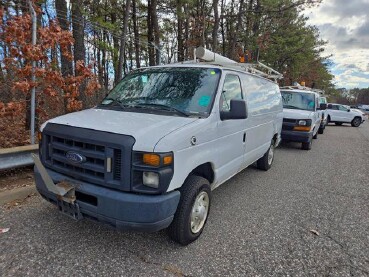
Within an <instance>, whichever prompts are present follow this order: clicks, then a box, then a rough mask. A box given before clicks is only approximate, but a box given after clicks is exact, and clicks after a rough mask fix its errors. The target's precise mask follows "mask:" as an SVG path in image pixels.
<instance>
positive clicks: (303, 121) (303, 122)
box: [298, 120, 307, 126]
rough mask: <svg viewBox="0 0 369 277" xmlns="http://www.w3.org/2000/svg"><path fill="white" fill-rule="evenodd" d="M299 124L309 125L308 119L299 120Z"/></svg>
mask: <svg viewBox="0 0 369 277" xmlns="http://www.w3.org/2000/svg"><path fill="white" fill-rule="evenodd" d="M298 124H299V125H300V126H306V125H307V122H306V120H299V122H298Z"/></svg>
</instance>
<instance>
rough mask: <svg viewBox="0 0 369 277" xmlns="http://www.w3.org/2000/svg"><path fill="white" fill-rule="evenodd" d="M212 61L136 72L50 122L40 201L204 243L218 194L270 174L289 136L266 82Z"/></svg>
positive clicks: (242, 68)
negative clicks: (245, 176)
mask: <svg viewBox="0 0 369 277" xmlns="http://www.w3.org/2000/svg"><path fill="white" fill-rule="evenodd" d="M198 50H199V49H198ZM198 52H199V53H200V54H201V53H203V52H204V53H206V54H209V51H207V50H204V49H200V51H198ZM210 53H211V52H210ZM212 55H213V56H214V57H216V59H215V61H213V62H199V61H196V62H192V63H179V64H171V65H164V66H156V67H150V68H142V69H138V70H135V71H133V72H131V73H129V74H128V75H127V76H125V77H124V78H123V80H122V81H121V82H120V83H119V84H118V85H117V86H116V87H115V88H114V89H112V91H111V92H110V93H109V95H108V96H107V97H106V98H105V99H104V100H103V101H102V103H101V104H99V105H98V106H96V107H95V108H93V109H89V110H84V111H80V112H76V113H71V114H67V115H64V116H60V117H57V118H54V119H52V120H49V121H48V122H46V123H45V124H44V125H43V126H42V140H41V142H40V159H38V158H35V179H36V186H37V189H38V191H39V193H40V194H41V195H42V196H43V197H44V198H45V199H46V200H48V201H50V202H52V203H54V204H55V205H57V207H58V208H59V209H60V210H61V211H62V212H63V213H65V214H67V215H69V216H71V217H72V218H75V219H81V218H89V219H94V220H97V221H100V222H105V223H108V224H110V225H112V226H114V227H117V228H123V229H132V230H142V231H157V230H160V229H164V228H167V227H169V228H168V231H169V235H170V237H171V238H172V239H174V240H175V241H177V242H179V243H181V244H183V245H186V244H188V243H190V242H192V241H194V240H195V239H197V238H198V237H199V235H200V234H201V233H202V231H203V229H204V225H205V223H206V220H207V218H208V213H209V210H210V207H211V200H212V198H211V191H212V190H213V189H215V188H216V187H218V186H219V185H221V184H222V183H224V182H225V181H227V180H228V179H229V178H231V177H232V176H233V175H235V174H237V173H238V172H240V171H241V170H242V169H244V168H246V167H247V166H249V165H251V164H253V163H254V162H257V167H258V168H259V169H262V170H268V169H269V168H270V167H271V165H272V162H273V158H274V149H275V147H276V146H277V145H278V144H279V142H280V134H281V128H282V100H281V94H280V91H279V87H278V86H277V84H276V83H275V82H272V81H270V80H269V79H266V78H264V77H261V76H264V75H265V76H267V75H268V74H264V75H263V74H260V71H258V70H253V69H252V66H246V65H239V64H237V63H235V62H233V61H231V60H228V59H226V60H227V62H226V63H227V64H229V65H222V62H224V60H225V58H222V59H220V58H219V56H215V55H214V53H212ZM201 56H202V57H203V56H204V55H201ZM219 60H220V61H221V62H219ZM249 71H252V72H257V74H253V73H250V72H249ZM269 72H270V71H269Z"/></svg>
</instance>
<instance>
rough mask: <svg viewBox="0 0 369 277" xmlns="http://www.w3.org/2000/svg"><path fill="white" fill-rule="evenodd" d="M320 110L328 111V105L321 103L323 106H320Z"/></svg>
mask: <svg viewBox="0 0 369 277" xmlns="http://www.w3.org/2000/svg"><path fill="white" fill-rule="evenodd" d="M319 109H320V110H326V109H327V104H324V103H321V104H320V105H319Z"/></svg>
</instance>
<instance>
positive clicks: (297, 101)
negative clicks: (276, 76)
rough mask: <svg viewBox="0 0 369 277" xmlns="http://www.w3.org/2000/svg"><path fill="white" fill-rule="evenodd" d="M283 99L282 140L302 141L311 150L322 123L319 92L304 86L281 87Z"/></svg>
mask: <svg viewBox="0 0 369 277" xmlns="http://www.w3.org/2000/svg"><path fill="white" fill-rule="evenodd" d="M281 94H282V99H283V127H282V140H284V141H294V142H301V143H302V147H301V148H302V149H303V150H310V149H311V146H312V143H313V138H314V139H316V138H317V137H318V131H319V128H320V123H321V114H320V112H319V110H320V104H319V94H318V93H316V92H314V91H313V89H311V88H307V87H304V86H293V87H292V86H290V87H281Z"/></svg>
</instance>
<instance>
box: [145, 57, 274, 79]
mask: <svg viewBox="0 0 369 277" xmlns="http://www.w3.org/2000/svg"><path fill="white" fill-rule="evenodd" d="M165 67H198V68H217V69H220V70H231V71H236V72H239V73H243V74H247V75H251V76H254V77H258V78H261V79H263V80H266V81H269V82H271V83H273V84H276V82H274V81H272V80H270V79H268V78H265V77H263V76H260V75H258V74H254V73H251V72H247V71H245V70H242V69H241V68H240V69H238V68H237V67H235V66H227V65H219V64H215V63H208V62H194V61H184V62H179V63H170V64H163V65H155V66H147V67H141V68H147V69H149V68H165Z"/></svg>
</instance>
